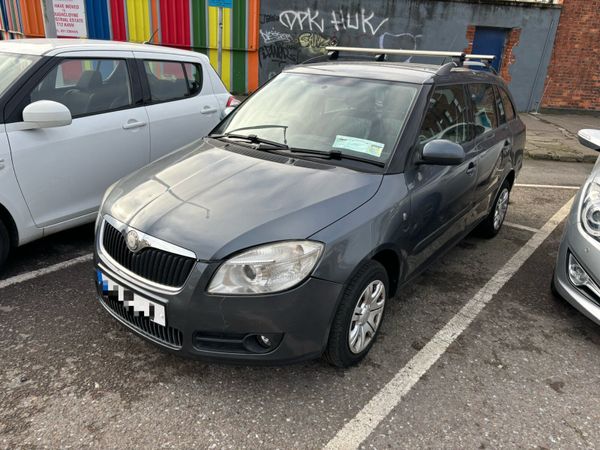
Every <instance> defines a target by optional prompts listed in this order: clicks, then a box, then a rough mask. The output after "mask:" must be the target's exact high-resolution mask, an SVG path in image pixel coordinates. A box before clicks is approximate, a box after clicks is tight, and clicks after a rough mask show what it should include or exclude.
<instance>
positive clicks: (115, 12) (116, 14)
mask: <svg viewBox="0 0 600 450" xmlns="http://www.w3.org/2000/svg"><path fill="white" fill-rule="evenodd" d="M110 19H111V24H112V35H113V39H114V40H115V41H126V40H127V27H126V24H125V5H124V3H123V0H110Z"/></svg>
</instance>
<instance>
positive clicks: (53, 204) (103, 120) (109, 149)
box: [6, 51, 150, 227]
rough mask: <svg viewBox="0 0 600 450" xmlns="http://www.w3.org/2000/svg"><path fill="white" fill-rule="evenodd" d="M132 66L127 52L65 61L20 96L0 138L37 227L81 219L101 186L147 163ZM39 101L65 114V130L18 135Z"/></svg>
mask: <svg viewBox="0 0 600 450" xmlns="http://www.w3.org/2000/svg"><path fill="white" fill-rule="evenodd" d="M132 61H133V54H132V53H131V52H110V51H102V52H85V53H82V52H76V53H73V52H71V53H65V54H64V55H61V56H58V57H55V63H54V65H53V66H51V67H48V66H44V70H45V73H44V74H43V75H41V76H40V77H39V80H38V81H36V82H35V84H31V83H30V84H28V85H27V86H25V87H24V89H23V92H21V93H20V95H21V98H20V99H19V102H18V103H17V106H16V107H15V110H14V111H13V114H11V117H12V119H11V121H10V122H11V123H7V125H6V131H7V135H8V140H9V143H10V150H11V155H12V159H13V164H14V169H15V173H16V177H17V180H18V182H19V185H20V187H21V190H22V192H23V196H24V197H25V200H26V202H27V205H28V206H29V209H30V211H31V214H32V216H33V219H34V222H35V223H36V225H37V226H38V227H48V226H52V225H56V224H59V223H69V222H70V221H73V220H78V219H79V220H80V219H82V218H84V219H85V218H88V219H89V216H92V215H93V214H94V213H95V212H96V211H97V209H98V207H99V204H100V201H101V199H102V195H103V193H104V191H105V190H106V188H107V187H108V186H110V185H111V184H112V183H114V182H115V181H116V180H118V179H119V178H122V177H123V176H125V175H127V174H129V173H130V172H132V171H134V170H136V169H138V168H140V167H142V166H143V165H145V164H147V163H148V162H149V158H150V134H149V129H148V116H147V114H146V110H145V109H144V107H143V105H142V104H141V89H140V87H139V81H138V80H139V78H138V77H137V74H135V73H134V71H135V64H133V62H132ZM39 100H53V101H56V102H59V103H62V104H64V105H65V106H67V107H68V108H69V110H70V111H71V115H72V123H71V124H70V125H66V126H62V127H55V128H43V129H35V130H23V129H22V128H23V127H22V124H21V123H20V121H22V111H23V108H24V107H25V106H27V105H28V104H30V103H32V102H36V101H39Z"/></svg>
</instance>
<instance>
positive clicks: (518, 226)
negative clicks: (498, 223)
mask: <svg viewBox="0 0 600 450" xmlns="http://www.w3.org/2000/svg"><path fill="white" fill-rule="evenodd" d="M504 226H506V227H511V228H516V229H517V230H525V231H530V232H532V233H537V232H538V231H540V230H539V229H537V228H533V227H528V226H527V225H521V224H520V223H514V222H504Z"/></svg>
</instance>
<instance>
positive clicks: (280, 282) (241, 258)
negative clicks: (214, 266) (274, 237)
mask: <svg viewBox="0 0 600 450" xmlns="http://www.w3.org/2000/svg"><path fill="white" fill-rule="evenodd" d="M322 251H323V244H321V243H320V242H313V241H286V242H276V243H274V244H268V245H261V246H260V247H254V248H252V249H250V250H247V251H245V252H243V253H241V254H239V255H237V256H235V257H233V258H231V259H229V260H227V261H225V262H224V263H223V264H222V265H221V267H219V269H218V270H217V272H216V273H215V275H214V276H213V278H212V280H211V282H210V285H209V286H208V292H209V293H211V294H237V295H243V294H266V293H271V292H279V291H283V290H285V289H289V288H291V287H293V286H296V285H297V284H299V283H300V282H302V281H303V280H304V279H305V278H306V277H308V275H310V273H311V272H312V270H313V269H314V267H315V265H316V264H317V261H318V260H319V257H320V256H321V253H322Z"/></svg>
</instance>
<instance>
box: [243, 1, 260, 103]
mask: <svg viewBox="0 0 600 450" xmlns="http://www.w3.org/2000/svg"><path fill="white" fill-rule="evenodd" d="M259 15H260V0H248V44H247V47H246V48H247V49H248V52H247V53H248V69H247V73H248V75H247V76H248V86H247V88H246V92H254V91H255V90H257V89H258V46H259V41H258V27H259V20H260V17H259Z"/></svg>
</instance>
